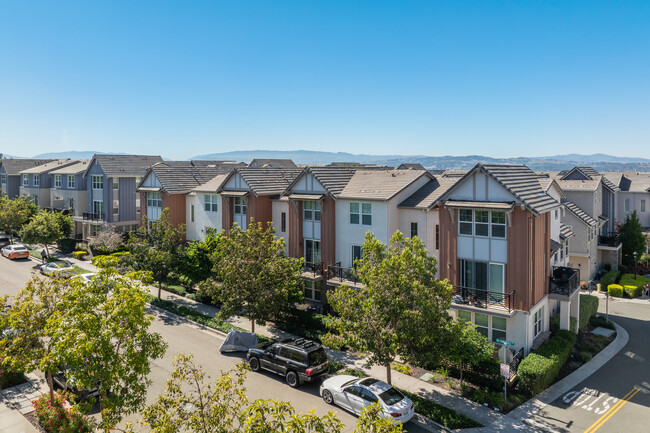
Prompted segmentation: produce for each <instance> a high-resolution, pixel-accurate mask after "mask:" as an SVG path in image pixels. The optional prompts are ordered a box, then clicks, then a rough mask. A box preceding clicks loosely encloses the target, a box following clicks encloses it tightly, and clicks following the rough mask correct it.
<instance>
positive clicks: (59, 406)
mask: <svg viewBox="0 0 650 433" xmlns="http://www.w3.org/2000/svg"><path fill="white" fill-rule="evenodd" d="M64 403H65V396H64V395H60V394H54V401H53V402H50V394H49V393H46V394H43V395H42V396H41V397H39V398H38V399H36V400H34V401H33V402H32V405H33V406H34V409H36V417H37V418H38V422H39V423H40V424H41V426H42V427H43V428H44V429H45V430H46V431H47V432H49V433H79V432H81V433H86V432H87V433H90V432H92V431H93V426H92V424H91V423H90V422H89V421H88V420H87V419H86V417H84V416H83V415H82V414H81V413H80V412H79V411H78V410H77V409H75V408H74V407H73V408H72V409H66V408H65V406H64Z"/></svg>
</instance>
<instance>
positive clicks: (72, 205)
mask: <svg viewBox="0 0 650 433" xmlns="http://www.w3.org/2000/svg"><path fill="white" fill-rule="evenodd" d="M68 209H70V211H72V212H74V199H73V198H71V199H68Z"/></svg>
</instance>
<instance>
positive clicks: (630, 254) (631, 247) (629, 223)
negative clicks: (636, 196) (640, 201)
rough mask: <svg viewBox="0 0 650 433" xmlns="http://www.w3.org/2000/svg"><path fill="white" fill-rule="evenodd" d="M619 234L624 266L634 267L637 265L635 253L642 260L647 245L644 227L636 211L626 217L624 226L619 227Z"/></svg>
mask: <svg viewBox="0 0 650 433" xmlns="http://www.w3.org/2000/svg"><path fill="white" fill-rule="evenodd" d="M618 234H619V236H620V240H621V243H622V247H621V250H622V251H621V252H622V254H623V264H624V265H626V266H632V265H634V264H635V260H634V253H636V254H637V257H638V258H641V256H642V255H643V253H644V252H645V245H646V237H645V235H644V234H643V227H641V221H639V215H638V214H637V213H636V210H635V211H634V212H632V213H631V214H627V215H626V216H625V221H624V222H623V224H620V225H619V226H618Z"/></svg>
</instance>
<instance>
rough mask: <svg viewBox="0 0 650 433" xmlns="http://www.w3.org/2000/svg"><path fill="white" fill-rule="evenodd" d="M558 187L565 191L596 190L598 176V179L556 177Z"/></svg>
mask: <svg viewBox="0 0 650 433" xmlns="http://www.w3.org/2000/svg"><path fill="white" fill-rule="evenodd" d="M558 183H559V184H560V188H562V189H563V190H565V191H596V190H597V189H598V187H599V186H600V178H598V179H586V180H582V179H567V180H563V179H558Z"/></svg>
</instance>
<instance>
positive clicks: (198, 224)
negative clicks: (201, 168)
mask: <svg viewBox="0 0 650 433" xmlns="http://www.w3.org/2000/svg"><path fill="white" fill-rule="evenodd" d="M227 176H228V175H227V174H221V175H218V176H215V177H214V178H212V179H210V180H209V181H207V182H205V183H202V184H201V185H199V186H197V187H195V188H193V189H192V191H190V192H189V193H188V194H187V197H186V199H185V200H186V208H185V220H186V229H185V231H186V238H187V240H192V241H202V240H205V237H206V235H207V234H208V232H210V231H212V232H214V233H219V232H221V230H223V225H222V223H223V216H222V214H221V213H222V211H223V204H222V203H221V200H222V198H221V195H220V194H217V191H218V189H219V187H220V186H221V184H222V183H223V181H224V180H225V179H226V177H227Z"/></svg>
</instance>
